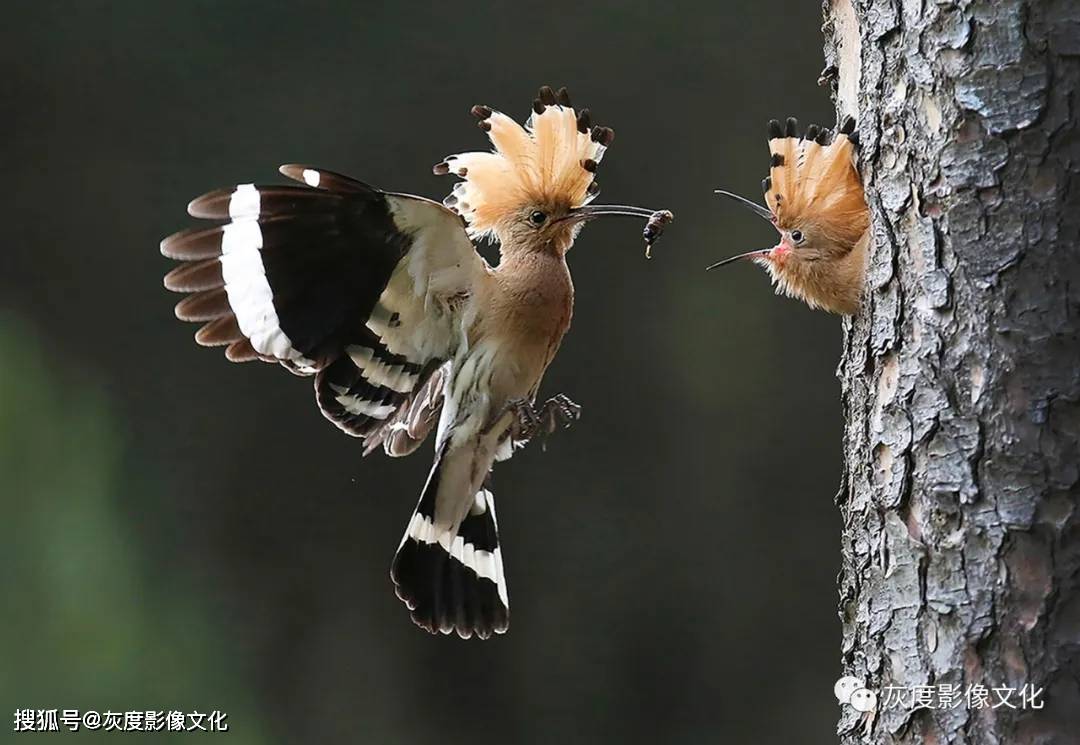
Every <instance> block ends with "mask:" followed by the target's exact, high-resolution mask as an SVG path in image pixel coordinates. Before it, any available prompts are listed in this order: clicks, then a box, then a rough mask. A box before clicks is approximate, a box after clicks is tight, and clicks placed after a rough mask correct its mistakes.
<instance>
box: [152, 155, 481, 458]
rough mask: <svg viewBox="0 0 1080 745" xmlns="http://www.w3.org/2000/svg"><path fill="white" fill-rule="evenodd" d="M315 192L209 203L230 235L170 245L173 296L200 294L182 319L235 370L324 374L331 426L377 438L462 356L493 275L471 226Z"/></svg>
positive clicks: (296, 173)
mask: <svg viewBox="0 0 1080 745" xmlns="http://www.w3.org/2000/svg"><path fill="white" fill-rule="evenodd" d="M281 171H282V173H284V174H285V175H286V176H289V177H290V178H294V179H296V180H298V181H302V182H303V183H304V184H305V185H304V186H290V185H282V186H256V185H254V184H243V185H240V186H236V187H233V188H229V189H222V190H219V191H215V192H211V193H209V194H206V195H204V196H201V197H199V198H198V199H195V200H194V201H192V202H191V204H190V205H189V206H188V212H189V214H191V216H192V217H197V218H203V219H209V220H216V221H219V222H218V224H215V225H212V226H209V227H200V228H193V229H190V230H185V231H182V232H179V233H176V234H174V235H172V236H169V237H168V238H166V239H165V240H164V241H162V243H161V252H162V253H163V254H164V255H165V256H167V257H168V258H171V259H175V260H177V261H180V262H182V264H181V265H180V266H179V267H177V268H176V269H174V270H172V271H171V272H169V274H168V275H166V277H165V286H166V287H167V288H168V289H170V290H173V291H175V292H183V293H189V294H188V296H187V297H186V298H184V299H183V300H181V301H180V303H179V304H177V306H176V315H177V317H178V318H180V319H181V320H185V321H195V322H201V323H203V324H204V325H203V326H202V328H200V329H199V331H198V332H197V333H196V335H195V339H196V341H197V342H198V343H199V344H201V345H204V346H224V347H225V348H226V349H225V355H226V357H227V358H228V359H230V360H232V361H234V362H246V361H250V360H256V359H260V360H263V361H267V362H280V363H281V364H282V365H284V366H285V367H287V368H288V369H289V370H291V371H292V372H294V373H297V374H300V375H315V376H316V377H315V393H316V400H317V401H318V404H319V408H320V409H321V410H322V412H323V414H324V415H325V416H326V417H327V418H328V419H330V420H331V421H333V422H334V423H335V424H336V425H337V426H338V427H340V428H341V429H343V430H344V431H346V432H348V433H349V434H352V435H355V436H358V437H366V436H368V435H369V434H371V433H372V432H375V431H377V430H380V429H383V425H384V424H385V423H386V422H387V421H388V420H391V419H392V418H393V417H394V416H395V414H396V413H397V412H398V411H399V409H402V408H403V407H404V406H406V405H407V404H408V403H409V402H410V400H411V399H412V397H413V394H414V391H417V390H419V389H421V388H422V387H423V384H424V383H425V381H426V380H427V378H428V377H429V376H430V375H431V373H432V372H433V371H434V370H436V369H438V367H439V365H440V364H441V363H442V361H444V360H445V359H446V358H447V357H448V356H449V355H450V354H451V353H452V351H453V349H454V348H455V347H456V345H457V343H458V338H459V334H460V324H459V323H457V320H456V315H457V309H458V308H460V307H461V305H462V303H461V301H462V299H463V298H467V297H468V296H469V294H470V293H471V291H472V288H473V286H474V283H475V282H476V281H477V279H478V278H479V277H480V275H482V274H483V273H485V272H487V271H488V266H487V264H486V263H485V262H484V260H483V259H482V258H481V257H480V256H479V254H477V253H476V250H475V249H474V247H473V245H472V242H471V241H470V240H469V238H468V236H467V235H466V234H465V230H464V227H463V225H462V223H461V219H460V218H459V217H458V216H457V215H455V214H454V213H452V212H450V211H449V210H447V209H446V208H445V207H443V206H442V205H440V204H438V203H436V202H432V201H430V200H426V199H422V198H420V197H413V196H408V195H404V194H388V193H385V192H382V191H379V190H377V189H374V188H372V187H370V186H367V185H366V184H363V183H361V182H359V181H356V180H354V179H351V178H348V177H345V176H341V175H339V174H335V173H332V172H329V171H324V170H320V169H315V168H308V167H303V166H282V168H281Z"/></svg>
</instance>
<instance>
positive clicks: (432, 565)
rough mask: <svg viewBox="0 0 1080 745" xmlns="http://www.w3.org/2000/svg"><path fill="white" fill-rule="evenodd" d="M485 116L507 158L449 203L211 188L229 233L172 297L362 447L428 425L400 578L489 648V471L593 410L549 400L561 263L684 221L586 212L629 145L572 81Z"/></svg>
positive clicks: (478, 157)
mask: <svg viewBox="0 0 1080 745" xmlns="http://www.w3.org/2000/svg"><path fill="white" fill-rule="evenodd" d="M472 113H473V115H474V116H476V117H477V119H478V120H479V126H480V129H482V130H483V131H484V132H486V133H487V135H488V137H489V138H490V141H491V143H492V145H493V150H492V151H490V152H466V153H461V154H458V155H452V156H450V157H448V158H446V159H445V160H444V161H443V162H441V163H439V164H438V165H436V166H435V169H434V170H435V173H437V174H443V175H454V176H457V177H459V178H460V179H462V180H461V181H460V182H459V183H457V184H455V186H454V187H453V193H452V194H451V195H450V196H448V197H447V198H446V199H445V200H444V202H443V204H439V203H437V202H432V201H431V200H428V199H424V198H422V197H417V196H411V195H408V194H400V193H394V192H386V191H382V190H379V189H376V188H374V187H372V186H369V185H367V184H364V183H362V182H360V181H357V180H355V179H352V178H350V177H348V176H345V175H342V174H340V173H335V172H333V171H329V170H326V169H322V168H315V167H311V166H304V165H293V164H289V165H284V166H282V167H281V168H280V171H281V173H282V174H283V175H285V176H287V177H288V178H290V179H293V180H294V181H298V182H300V183H301V184H302V185H257V184H240V185H237V186H235V187H231V188H228V189H221V190H217V191H213V192H210V193H208V194H206V195H204V196H202V197H199V198H197V199H195V200H193V201H192V202H191V203H190V204H189V206H188V212H189V213H190V214H191V215H192V216H193V217H197V218H200V219H207V220H216V221H220V224H217V225H214V226H211V227H202V228H196V229H190V230H185V231H181V232H179V233H176V234H174V235H172V236H169V237H168V238H166V239H165V240H164V241H162V243H161V251H162V253H163V254H164V255H165V256H167V257H169V258H171V259H175V260H177V261H179V262H181V264H180V266H179V267H177V268H176V269H173V270H172V271H171V272H170V273H169V274H168V275H167V276H166V278H165V286H166V287H167V288H168V289H170V290H172V291H175V292H182V293H190V295H189V296H188V297H186V298H185V299H184V300H181V301H180V303H179V304H178V305H177V307H176V315H177V316H178V317H179V318H181V319H182V320H188V321H196V322H201V323H204V324H205V325H204V326H203V327H202V328H201V329H200V330H199V331H198V333H197V334H196V337H195V338H196V341H197V342H198V343H199V344H202V345H205V346H220V347H225V356H226V357H227V358H228V359H229V360H231V361H233V362H248V361H254V360H262V361H265V362H276V363H280V364H281V365H282V366H284V367H285V368H286V369H288V370H289V371H290V372H293V373H295V374H297V375H301V376H313V377H314V388H315V398H316V402H317V403H318V406H319V408H320V410H321V411H322V413H323V414H324V415H325V416H326V417H327V419H329V420H330V421H332V422H333V423H334V424H335V425H337V426H338V427H340V428H341V429H342V430H343V431H345V432H347V433H349V434H351V435H353V436H355V437H359V438H362V439H363V440H364V447H365V453H368V452H371V451H373V450H375V449H378V448H380V447H381V448H382V449H383V450H384V451H385V452H386V453H387V454H389V455H392V456H402V455H407V454H409V453H411V452H413V451H414V450H416V449H417V448H418V447H419V446H420V445H421V443H422V442H424V440H425V439H427V438H428V437H429V435H432V434H434V439H435V461H434V463H433V465H432V467H431V471H430V474H429V476H428V480H427V482H426V484H425V485H424V488H423V490H422V492H421V495H420V499H419V501H418V503H417V506H416V509H415V512H414V513H413V515H412V518H411V520H410V521H409V524H408V526H407V527H406V530H405V535H404V537H403V538H402V541H401V544H400V546H399V548H398V552H397V555H396V556H395V558H394V561H393V565H392V568H391V578H392V579H393V582H394V585H395V589H396V591H397V594H398V596H399V597H400V598H401V599H402V600H404V601H405V602H406V604H407V605H408V606H409V609H410V611H411V612H412V617H413V620H414V621H415V622H416V623H417V624H419V625H420V626H422V627H424V628H425V629H428V630H429V631H432V632H443V633H450V632H452V631H456V632H457V633H458V634H459V635H461V636H465V637H467V636H472V635H476V636H480V637H481V638H487V637H488V636H490V635H491V634H493V633H501V632H503V631H505V630H506V628H507V624H508V623H509V608H510V606H509V596H508V591H507V584H506V578H505V576H504V574H503V563H502V550H501V547H500V543H499V538H498V527H497V524H496V522H495V503H494V496H493V495H492V493H491V489H490V483H489V478H488V477H489V474H490V471H491V468H492V466H493V464H494V463H495V462H496V461H499V460H505V459H507V458H509V457H510V456H511V455H513V453H514V451H515V450H516V449H518V448H520V447H523V446H524V445H525V444H526V443H527V442H528V441H529V440H530V439H531V438H533V437H534V436H536V435H541V434H542V435H546V434H550V433H551V432H552V431H553V430H554V429H555V428H557V427H560V426H569V424H570V423H571V422H573V421H574V420H576V419H577V416H578V412H579V409H578V407H577V406H576V405H575V404H574V403H573V402H571V401H570V400H569V399H568V398H566V397H565V396H561V395H558V396H553V397H551V398H549V399H547V400H546V401H543V402H537V399H536V396H537V392H538V391H539V388H540V383H541V380H542V379H543V377H544V373H545V371H546V370H547V367H548V365H549V364H550V363H551V361H552V359H553V358H554V356H555V354H556V352H557V351H558V349H559V345H560V343H561V342H562V338H563V335H564V334H565V333H566V331H567V329H568V328H569V326H570V317H571V314H572V309H573V300H574V288H573V284H572V282H571V280H570V271H569V269H568V267H567V264H566V253H567V252H568V251H569V250H570V247H571V246H572V245H573V243H574V241H575V239H576V238H577V236H578V234H579V232H580V231H581V228H582V226H583V225H584V223H585V222H587V221H589V220H591V219H593V218H595V217H599V216H601V215H623V216H629V217H634V218H637V219H639V220H642V221H643V222H645V221H648V223H647V225H646V228H645V231H644V233H643V237H644V238H645V240H646V243H647V244H648V243H651V242H652V241H654V240H656V238H657V237H658V236H659V235H660V233H661V232H662V230H663V228H664V226H665V225H666V224H667V223H668V222H670V220H671V214H670V213H668V212H663V211H661V212H654V211H652V210H646V209H643V208H640V207H627V206H619V205H595V204H591V201H592V199H593V197H594V196H595V195H596V193H597V191H598V189H597V187H596V182H595V180H594V179H595V174H596V172H597V169H598V166H599V163H600V161H601V160H602V158H603V155H604V151H605V150H606V149H607V148H608V147H609V146H610V145H611V143H612V141H613V140H614V136H615V135H614V132H613V131H612V130H611V129H609V128H607V127H603V126H599V125H594V124H593V122H592V117H591V115H590V114H589V112H588V111H587V110H581V111H575V110H574V108H573V107H572V106H571V104H570V97H569V95H568V94H567V93H566V90H565V89H562V90H560V91H558V92H555V91H553V90H552V89H550V88H548V87H546V86H545V87H544V88H541V89H540V92H539V95H538V96H537V97H536V100H535V101H533V105H532V114H531V116H530V117H529V119H528V121H527V122H526V123H525V124H524V125H521V124H518V123H517V122H516V121H514V120H513V119H512V118H510V117H509V116H506V115H505V114H501V113H499V112H497V111H495V110H493V109H491V108H490V107H487V106H475V107H473V109H472ZM481 238H486V239H488V240H492V241H495V242H497V243H498V244H499V253H500V260H499V263H498V264H497V265H495V266H491V265H489V264H488V263H487V262H486V261H485V260H484V259H483V257H481V256H480V254H479V253H477V251H476V247H475V245H474V241H475V240H478V239H481Z"/></svg>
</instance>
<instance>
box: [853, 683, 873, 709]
mask: <svg viewBox="0 0 1080 745" xmlns="http://www.w3.org/2000/svg"><path fill="white" fill-rule="evenodd" d="M851 708H853V709H854V710H855V711H862V712H867V711H873V710H874V709H876V708H877V694H876V693H874V692H873V691H871V690H868V689H866V688H860V689H859V690H857V691H855V692H853V693H852V694H851Z"/></svg>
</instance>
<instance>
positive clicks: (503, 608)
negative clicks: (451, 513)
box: [390, 462, 510, 639]
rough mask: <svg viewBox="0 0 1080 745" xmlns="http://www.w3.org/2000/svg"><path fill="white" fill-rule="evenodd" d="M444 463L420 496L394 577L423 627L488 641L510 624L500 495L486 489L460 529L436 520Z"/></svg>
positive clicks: (396, 558)
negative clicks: (501, 543) (497, 509)
mask: <svg viewBox="0 0 1080 745" xmlns="http://www.w3.org/2000/svg"><path fill="white" fill-rule="evenodd" d="M440 465H441V463H440V462H436V465H435V467H434V468H433V469H432V472H431V475H430V476H429V477H428V481H427V484H426V485H425V486H424V491H423V493H422V494H421V495H420V502H419V503H418V504H417V505H416V511H415V512H414V513H413V516H412V519H411V520H410V521H409V526H408V528H407V529H406V530H405V536H404V537H403V538H402V539H401V545H400V546H399V547H398V551H397V554H396V555H395V556H394V562H393V564H392V566H391V568H390V578H391V579H392V580H393V582H394V588H395V590H396V592H397V595H398V597H399V598H401V600H402V601H404V602H405V604H406V605H408V606H409V610H410V611H412V619H413V621H414V622H415V623H416V624H417V625H418V626H420V627H421V628H423V629H426V630H427V631H430V632H431V633H433V634H434V633H435V632H437V631H439V632H442V633H444V634H450V633H451V632H454V631H456V632H457V634H458V636H460V637H461V638H463V639H468V638H469V637H471V636H472V635H473V634H476V635H477V636H478V637H480V638H481V639H487V638H489V637H490V636H491V635H492V634H493V633H494V634H502V633H504V632H505V631H506V630H507V628H508V626H509V623H510V600H509V596H508V595H507V591H506V578H505V576H504V574H503V563H502V552H501V550H500V549H499V525H498V522H497V521H496V519H495V498H494V496H493V495H492V493H491V491H490V490H489V489H488V488H487V487H484V488H482V489H481V490H480V491H478V492H477V493H476V497H475V500H474V502H473V504H472V506H471V507H470V508H469V511H468V514H466V515H465V518H464V519H463V520H462V521H461V524H460V525H459V526H458V527H457V529H456V530H454V528H453V526H452V525H446V526H444V525H441V524H438V523H436V520H435V496H436V494H437V493H438V487H439V475H440Z"/></svg>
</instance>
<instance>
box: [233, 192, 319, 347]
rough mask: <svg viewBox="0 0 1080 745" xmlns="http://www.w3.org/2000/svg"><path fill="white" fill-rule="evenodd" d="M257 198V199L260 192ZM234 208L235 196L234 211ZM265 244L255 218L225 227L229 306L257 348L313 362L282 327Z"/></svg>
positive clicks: (242, 330) (237, 321)
mask: <svg viewBox="0 0 1080 745" xmlns="http://www.w3.org/2000/svg"><path fill="white" fill-rule="evenodd" d="M237 193H239V188H238V189H237ZM234 198H235V195H234ZM255 198H256V201H257V200H258V194H257V193H256V195H255ZM232 209H233V201H232V200H231V201H230V202H229V210H230V212H231V211H232ZM237 209H239V207H238V208H237ZM256 209H257V207H256ZM262 245H263V239H262V231H261V230H260V229H259V223H257V222H256V221H255V220H253V219H243V220H237V221H236V222H231V223H229V224H227V225H225V226H224V227H223V228H222V229H221V277H222V279H224V280H225V294H226V295H227V296H228V298H229V307H230V308H232V311H233V314H235V315H236V323H237V325H238V326H239V327H240V331H241V332H243V334H244V336H246V337H247V338H248V339H249V340H250V341H251V346H252V347H254V349H255V351H257V352H260V353H261V354H268V355H271V356H273V357H276V358H277V359H279V360H292V361H294V362H296V363H297V364H298V365H301V366H313V365H314V364H315V363H314V362H312V361H311V360H309V359H307V358H306V357H304V355H303V354H302V353H301V352H299V351H298V350H296V349H295V348H294V347H293V345H292V340H290V339H289V337H288V336H287V335H286V334H285V332H284V331H282V330H281V323H280V322H279V321H278V315H277V311H276V310H274V293H273V291H272V290H271V289H270V283H269V282H268V281H267V279H266V270H265V268H264V267H263V263H262V254H261V249H262Z"/></svg>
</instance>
